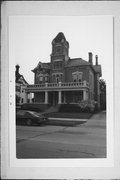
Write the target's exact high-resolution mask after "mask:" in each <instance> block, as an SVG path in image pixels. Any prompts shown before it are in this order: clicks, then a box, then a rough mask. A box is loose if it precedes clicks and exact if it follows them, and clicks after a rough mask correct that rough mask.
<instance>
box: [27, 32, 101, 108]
mask: <svg viewBox="0 0 120 180" xmlns="http://www.w3.org/2000/svg"><path fill="white" fill-rule="evenodd" d="M50 57H51V61H50V62H48V63H42V62H39V63H38V65H37V66H36V67H35V68H34V69H33V70H32V72H33V73H34V84H33V85H28V86H27V93H29V92H32V93H34V101H35V102H37V103H40V104H44V105H45V104H46V105H49V106H52V105H57V104H63V103H80V102H81V101H88V100H89V101H92V100H94V101H96V102H97V105H98V108H99V107H100V90H99V78H100V77H101V65H99V64H98V56H97V55H96V56H95V59H96V63H95V65H93V55H92V53H91V52H89V53H88V60H87V61H86V60H84V59H82V58H72V59H71V58H70V57H69V43H68V41H67V40H66V38H65V36H64V34H63V33H62V32H60V33H58V35H57V36H56V37H55V38H54V39H53V41H52V53H51V55H50Z"/></svg>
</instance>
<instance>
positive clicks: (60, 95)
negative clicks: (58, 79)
mask: <svg viewBox="0 0 120 180" xmlns="http://www.w3.org/2000/svg"><path fill="white" fill-rule="evenodd" d="M61 103H62V92H61V91H58V104H61Z"/></svg>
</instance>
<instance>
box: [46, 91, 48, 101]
mask: <svg viewBox="0 0 120 180" xmlns="http://www.w3.org/2000/svg"><path fill="white" fill-rule="evenodd" d="M45 104H48V91H45Z"/></svg>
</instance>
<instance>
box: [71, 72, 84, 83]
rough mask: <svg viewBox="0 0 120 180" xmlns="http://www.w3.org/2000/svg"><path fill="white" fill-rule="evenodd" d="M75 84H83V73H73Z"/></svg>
mask: <svg viewBox="0 0 120 180" xmlns="http://www.w3.org/2000/svg"><path fill="white" fill-rule="evenodd" d="M72 76H73V82H82V72H78V71H77V72H74V73H72Z"/></svg>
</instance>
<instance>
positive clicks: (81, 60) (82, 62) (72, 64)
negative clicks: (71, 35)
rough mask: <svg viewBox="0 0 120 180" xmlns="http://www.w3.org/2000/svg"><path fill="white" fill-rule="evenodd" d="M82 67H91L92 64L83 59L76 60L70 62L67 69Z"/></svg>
mask: <svg viewBox="0 0 120 180" xmlns="http://www.w3.org/2000/svg"><path fill="white" fill-rule="evenodd" d="M80 65H91V64H90V63H89V62H87V61H85V60H83V59H82V58H74V59H69V60H68V63H67V64H66V67H72V66H80Z"/></svg>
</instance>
